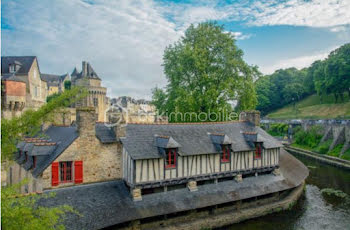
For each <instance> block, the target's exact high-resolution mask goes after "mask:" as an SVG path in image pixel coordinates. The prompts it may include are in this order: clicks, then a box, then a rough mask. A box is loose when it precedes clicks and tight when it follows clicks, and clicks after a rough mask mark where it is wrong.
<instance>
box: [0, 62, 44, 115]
mask: <svg viewBox="0 0 350 230" xmlns="http://www.w3.org/2000/svg"><path fill="white" fill-rule="evenodd" d="M1 81H2V85H5V87H2V94H3V95H4V96H5V99H6V101H3V102H4V103H3V105H2V114H1V115H2V117H4V118H7V119H10V118H12V117H13V116H16V115H20V114H21V113H22V112H23V111H25V110H26V109H38V108H40V107H41V106H42V105H43V104H45V103H46V96H47V83H46V82H45V81H44V80H43V79H42V78H41V75H40V68H39V63H38V59H37V57H35V56H4V57H1ZM5 81H11V82H7V83H3V82H5ZM14 82H24V83H25V86H26V90H25V91H26V93H25V95H23V93H22V92H23V90H22V89H21V90H16V89H17V88H18V85H22V83H14ZM21 87H23V86H21ZM6 92H15V94H16V93H18V95H9V96H11V97H6V95H7V94H6ZM23 97H25V101H24V100H23ZM13 100H14V101H13ZM16 102H17V104H22V103H23V102H24V103H25V104H24V106H20V107H21V108H22V107H23V108H22V109H17V110H16V109H15V106H12V105H13V104H16ZM16 108H18V107H16ZM14 110H15V111H17V112H13V111H14ZM18 111H20V112H18Z"/></svg>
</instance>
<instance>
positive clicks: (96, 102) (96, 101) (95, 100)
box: [94, 98, 98, 107]
mask: <svg viewBox="0 0 350 230" xmlns="http://www.w3.org/2000/svg"><path fill="white" fill-rule="evenodd" d="M94 106H95V107H97V106H98V99H97V98H94Z"/></svg>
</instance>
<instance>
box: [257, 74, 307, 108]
mask: <svg viewBox="0 0 350 230" xmlns="http://www.w3.org/2000/svg"><path fill="white" fill-rule="evenodd" d="M306 73H307V72H306V70H305V69H303V70H297V69H296V68H289V69H285V70H283V69H281V70H277V71H276V72H275V73H273V74H271V75H267V76H264V77H261V78H259V79H258V80H257V81H256V82H255V86H256V92H257V95H258V105H257V109H258V110H260V111H261V112H262V113H263V114H266V113H267V112H269V111H272V110H274V109H277V108H280V107H282V106H283V105H285V104H289V103H292V102H296V101H298V100H300V99H302V98H304V97H305V96H307V95H308V92H307V91H306V88H305V86H304V79H305V77H306Z"/></svg>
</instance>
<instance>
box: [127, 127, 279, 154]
mask: <svg viewBox="0 0 350 230" xmlns="http://www.w3.org/2000/svg"><path fill="white" fill-rule="evenodd" d="M244 132H256V133H257V135H258V140H259V141H261V142H263V143H264V144H263V146H264V148H266V149H269V148H278V147H281V146H282V145H281V144H280V143H279V142H278V141H277V140H275V139H274V138H273V137H272V136H270V135H269V134H267V133H266V132H265V131H264V130H263V129H261V128H260V127H256V126H254V125H252V124H251V123H249V122H217V123H215V122H212V123H184V124H127V126H126V138H124V139H123V140H122V142H123V146H124V147H125V149H126V150H127V152H128V154H129V155H130V156H131V157H132V158H133V159H152V158H160V157H161V154H160V153H159V151H158V149H157V146H156V145H155V144H154V136H156V135H160V136H169V137H172V138H173V139H174V140H175V141H176V142H177V143H179V144H180V145H181V147H180V148H179V150H178V153H179V154H180V155H199V154H210V153H217V148H215V145H214V144H213V141H212V140H211V137H210V136H211V135H210V134H211V133H213V134H224V135H226V136H227V138H226V140H227V141H228V140H230V141H232V144H231V148H232V151H248V150H254V148H253V147H252V146H251V145H250V143H249V141H247V140H246V139H245V137H244V135H243V133H244Z"/></svg>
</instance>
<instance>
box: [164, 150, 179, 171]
mask: <svg viewBox="0 0 350 230" xmlns="http://www.w3.org/2000/svg"><path fill="white" fill-rule="evenodd" d="M176 157H177V153H176V149H167V150H166V159H165V168H176Z"/></svg>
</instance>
